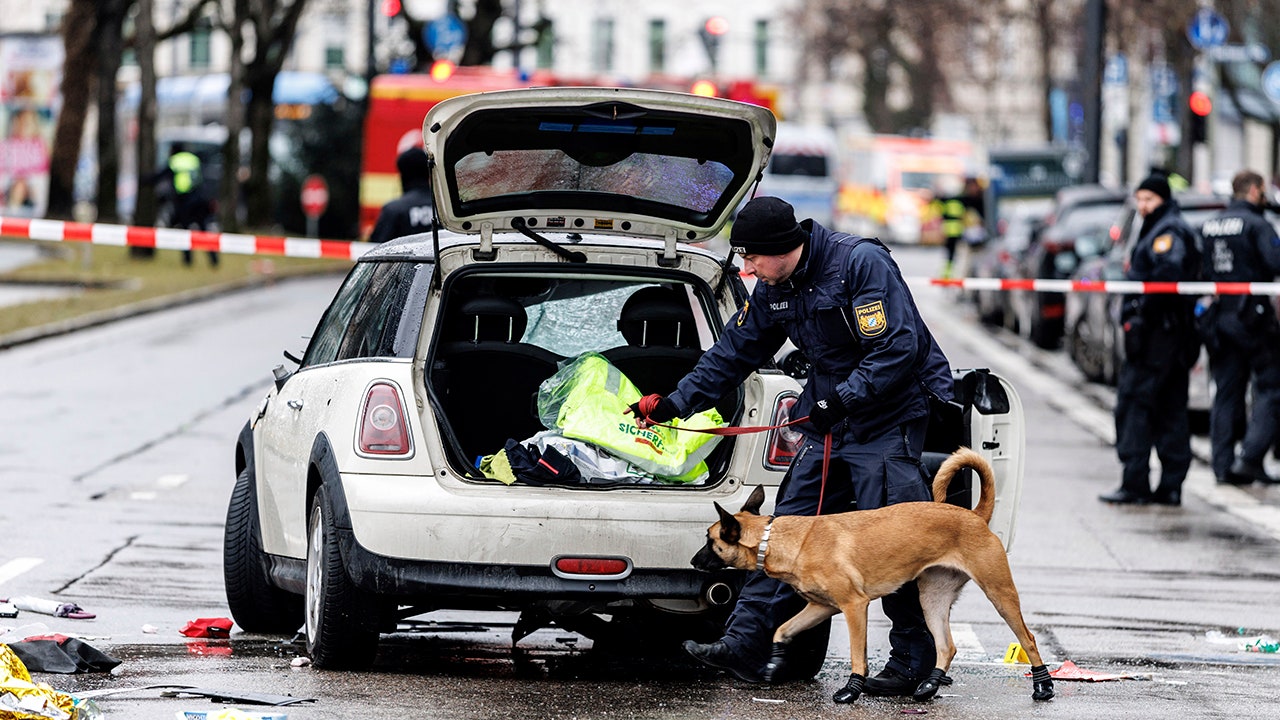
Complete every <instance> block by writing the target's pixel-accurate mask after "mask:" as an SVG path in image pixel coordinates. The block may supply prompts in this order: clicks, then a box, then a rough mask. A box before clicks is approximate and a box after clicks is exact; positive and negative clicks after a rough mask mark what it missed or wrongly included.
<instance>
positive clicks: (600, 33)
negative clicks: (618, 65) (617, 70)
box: [591, 18, 613, 72]
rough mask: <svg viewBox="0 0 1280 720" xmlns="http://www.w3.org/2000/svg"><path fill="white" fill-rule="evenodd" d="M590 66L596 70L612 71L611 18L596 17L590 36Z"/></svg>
mask: <svg viewBox="0 0 1280 720" xmlns="http://www.w3.org/2000/svg"><path fill="white" fill-rule="evenodd" d="M592 43H593V44H592V52H591V67H592V69H594V70H595V71H596V72H613V20H612V19H609V18H597V19H596V30H595V33H594V35H593V36H592Z"/></svg>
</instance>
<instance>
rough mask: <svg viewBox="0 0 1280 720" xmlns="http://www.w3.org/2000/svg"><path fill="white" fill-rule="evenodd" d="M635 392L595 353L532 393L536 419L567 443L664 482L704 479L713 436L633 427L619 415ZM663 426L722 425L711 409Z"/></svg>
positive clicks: (566, 367)
mask: <svg viewBox="0 0 1280 720" xmlns="http://www.w3.org/2000/svg"><path fill="white" fill-rule="evenodd" d="M639 399H640V391H639V390H638V389H636V386H635V385H633V384H632V383H631V381H630V380H628V379H627V377H626V376H625V375H623V374H622V372H621V371H619V370H618V369H617V368H616V367H614V366H613V365H612V364H611V363H610V362H609V361H608V360H607V359H605V357H604V356H603V355H601V354H599V353H584V354H582V355H579V356H578V357H577V358H574V359H573V360H572V361H571V362H569V363H566V364H565V365H564V366H563V367H561V368H560V370H559V371H557V372H556V374H555V375H552V376H551V377H550V378H547V379H546V380H545V381H543V383H542V386H541V387H540V388H539V389H538V414H539V416H541V418H542V423H543V424H544V425H546V426H547V427H549V428H558V429H559V430H560V433H561V434H562V435H564V436H565V437H568V438H573V439H575V440H581V441H583V442H587V443H591V444H592V445H595V446H597V447H600V448H603V449H605V450H606V451H608V452H609V453H610V454H612V455H614V456H616V457H620V458H622V459H624V460H626V461H628V462H630V463H631V464H632V465H635V466H636V467H638V468H640V469H641V470H644V471H645V472H648V473H652V474H653V475H654V476H655V477H657V478H659V479H661V480H665V481H668V482H675V483H690V482H697V481H698V480H701V479H703V478H705V477H706V476H707V472H708V471H707V464H706V462H705V459H706V457H707V455H709V454H711V451H712V450H713V449H714V448H715V446H716V443H717V442H718V441H719V440H720V437H719V436H716V435H708V434H705V433H692V432H678V431H676V430H673V429H671V428H663V427H653V426H650V427H647V428H641V427H639V426H638V425H636V421H635V418H633V417H632V416H630V415H626V414H624V413H623V411H624V410H626V409H627V407H628V406H629V405H631V404H632V403H634V402H636V401H637V400H639ZM668 424H669V425H672V426H683V427H695V428H710V427H721V426H723V425H724V424H725V423H724V419H723V418H722V417H721V416H720V413H719V412H718V411H716V410H715V409H711V410H707V411H704V412H700V413H698V414H696V415H694V416H693V417H690V418H688V419H686V420H679V419H677V420H673V421H671V422H670V423H668Z"/></svg>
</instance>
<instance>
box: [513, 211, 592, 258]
mask: <svg viewBox="0 0 1280 720" xmlns="http://www.w3.org/2000/svg"><path fill="white" fill-rule="evenodd" d="M511 227H513V228H515V229H516V230H518V231H520V234H521V235H524V236H525V237H527V238H529V239H530V240H532V241H534V242H536V243H538V244H539V245H541V246H542V247H544V248H546V249H548V250H550V251H551V252H553V253H555V254H557V255H559V256H560V257H562V258H564V259H565V260H568V261H569V262H575V263H584V262H586V261H587V256H586V253H583V252H580V251H578V250H570V249H569V248H567V247H562V246H560V245H557V244H555V243H553V242H551V241H550V240H548V239H546V238H544V237H542V236H541V235H539V234H538V233H536V232H534V231H532V230H530V229H529V226H528V225H527V224H525V221H524V218H522V217H513V218H511Z"/></svg>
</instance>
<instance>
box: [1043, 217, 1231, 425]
mask: <svg viewBox="0 0 1280 720" xmlns="http://www.w3.org/2000/svg"><path fill="white" fill-rule="evenodd" d="M1175 200H1177V202H1178V205H1179V207H1181V209H1182V214H1183V217H1185V218H1186V220H1187V223H1188V224H1189V225H1191V227H1193V228H1195V230H1196V232H1199V231H1200V228H1201V226H1203V225H1204V223H1205V221H1206V220H1208V219H1209V218H1211V217H1213V216H1214V215H1216V214H1217V213H1218V212H1220V211H1222V210H1223V209H1225V208H1226V206H1227V200H1225V199H1224V198H1221V197H1218V196H1215V195H1202V194H1196V193H1178V194H1176V195H1175ZM1141 228H1142V219H1141V218H1140V217H1139V216H1138V213H1137V210H1136V208H1135V207H1134V204H1133V200H1132V198H1130V199H1129V200H1128V201H1126V202H1125V204H1124V207H1123V209H1122V210H1121V211H1120V213H1119V214H1118V216H1117V218H1116V220H1115V222H1114V224H1113V225H1112V226H1111V228H1110V230H1109V232H1108V233H1107V235H1105V236H1101V237H1100V236H1097V235H1092V236H1090V238H1089V239H1088V240H1087V241H1086V242H1096V243H1098V244H1099V250H1100V252H1099V253H1098V254H1096V255H1095V256H1094V257H1092V258H1088V259H1086V260H1084V261H1082V262H1081V263H1080V266H1079V267H1078V268H1077V269H1076V271H1075V273H1073V274H1072V276H1071V277H1072V279H1073V280H1092V281H1103V280H1123V279H1124V270H1125V265H1126V263H1127V262H1128V258H1129V255H1130V254H1131V253H1132V252H1133V245H1134V243H1136V242H1137V241H1138V233H1139V231H1140V229H1141ZM1077 244H1079V243H1078V242H1077ZM1120 303H1121V296H1120V295H1117V294H1110V293H1071V294H1070V295H1068V296H1067V309H1066V323H1067V339H1066V349H1067V354H1068V355H1069V356H1070V357H1071V359H1072V361H1073V362H1074V363H1075V364H1076V366H1077V367H1079V368H1080V371H1081V372H1082V373H1084V375H1085V377H1086V378H1088V379H1089V380H1093V381H1097V382H1103V383H1106V384H1108V385H1114V384H1115V383H1116V380H1117V378H1118V375H1119V372H1120V364H1121V362H1122V361H1123V360H1124V332H1123V330H1122V329H1121V327H1120ZM1210 386H1211V383H1210V382H1209V373H1208V363H1207V358H1206V357H1203V356H1202V358H1201V361H1200V362H1199V363H1197V364H1196V366H1195V367H1193V368H1192V371H1191V391H1190V400H1189V407H1190V408H1191V411H1192V426H1193V428H1194V429H1195V430H1196V431H1197V432H1203V431H1206V430H1207V428H1208V409H1209V404H1210V402H1211V401H1212V397H1211V395H1212V393H1211V391H1210Z"/></svg>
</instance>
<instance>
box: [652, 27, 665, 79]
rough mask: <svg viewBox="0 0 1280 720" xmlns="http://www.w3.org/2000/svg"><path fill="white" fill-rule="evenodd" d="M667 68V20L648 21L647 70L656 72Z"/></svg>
mask: <svg viewBox="0 0 1280 720" xmlns="http://www.w3.org/2000/svg"><path fill="white" fill-rule="evenodd" d="M666 69H667V21H666V20H650V21H649V72H651V73H654V74H658V73H662V72H665V71H666Z"/></svg>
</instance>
